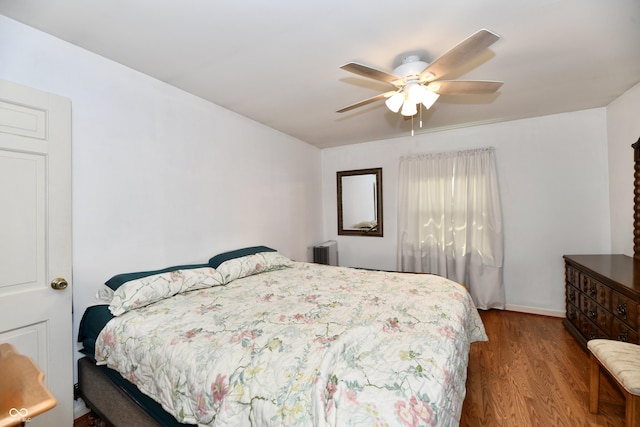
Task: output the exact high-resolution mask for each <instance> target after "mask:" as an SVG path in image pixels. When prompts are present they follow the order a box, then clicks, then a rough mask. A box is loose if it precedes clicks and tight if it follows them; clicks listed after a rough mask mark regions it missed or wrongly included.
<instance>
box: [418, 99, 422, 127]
mask: <svg viewBox="0 0 640 427" xmlns="http://www.w3.org/2000/svg"><path fill="white" fill-rule="evenodd" d="M418 108H420V129H422V104H420V105H419V106H418Z"/></svg>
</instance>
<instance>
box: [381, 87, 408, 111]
mask: <svg viewBox="0 0 640 427" xmlns="http://www.w3.org/2000/svg"><path fill="white" fill-rule="evenodd" d="M403 103H404V93H403V92H401V91H399V92H396V93H394V94H393V95H391V96H390V97H389V98H388V99H387V100H386V101H385V104H387V108H389V110H391V111H393V112H394V113H397V112H398V111H400V107H402V104H403Z"/></svg>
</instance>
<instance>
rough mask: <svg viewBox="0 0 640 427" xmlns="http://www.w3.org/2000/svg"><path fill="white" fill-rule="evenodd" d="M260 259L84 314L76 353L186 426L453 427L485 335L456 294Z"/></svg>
mask: <svg viewBox="0 0 640 427" xmlns="http://www.w3.org/2000/svg"><path fill="white" fill-rule="evenodd" d="M234 262H235V261H234ZM238 262H239V263H243V262H244V263H247V262H251V260H248V261H247V260H244V261H238ZM261 263H262V264H260V265H259V266H260V268H253V267H247V265H234V266H233V268H231V269H227V270H228V271H227V273H222V271H223V270H224V268H223V266H221V267H220V268H217V269H216V270H213V269H211V270H212V271H211V272H210V274H212V275H215V278H214V279H212V280H209V279H206V280H208V283H214V282H217V284H214V285H207V286H200V285H197V286H194V282H193V280H192V276H189V277H187V276H186V275H181V274H177V275H173V276H171V277H169V278H168V280H167V283H170V286H171V289H172V290H171V292H165V293H163V292H164V291H162V290H160V291H159V290H158V289H156V290H155V291H154V294H153V298H152V299H151V300H149V301H152V302H149V301H142V302H141V301H140V298H139V295H140V294H139V292H140V290H141V289H147V288H146V287H138V288H135V289H134V290H133V291H131V292H130V294H129V295H127V293H126V292H123V293H122V298H121V300H124V301H129V305H128V306H126V307H125V308H124V309H123V308H122V307H120V308H118V309H116V312H118V313H120V314H119V315H118V316H111V315H110V310H109V309H108V308H107V306H96V307H93V308H91V309H90V310H88V311H87V313H86V314H85V317H84V319H83V322H82V325H81V334H80V338H81V340H82V342H83V344H84V345H85V350H84V351H85V352H86V353H87V354H88V355H91V354H92V353H95V354H94V357H96V359H97V360H98V363H99V364H105V365H107V366H109V367H110V368H113V369H115V370H117V371H118V372H119V374H120V375H121V376H122V377H124V378H126V379H127V380H129V381H130V382H132V383H135V384H137V386H138V388H139V389H140V390H142V391H143V392H144V394H146V395H149V396H152V397H153V400H154V401H156V402H158V403H160V405H161V407H162V408H164V411H165V412H168V413H170V414H172V415H173V416H174V417H175V418H176V419H178V420H179V421H180V422H184V423H192V424H199V425H212V426H214V425H216V426H217V425H318V426H321V425H327V426H329V425H375V424H388V425H413V424H415V425H418V424H425V425H439V426H455V425H457V424H458V422H459V417H460V412H461V408H462V402H463V400H464V396H465V381H466V368H467V362H468V350H469V346H470V344H471V343H472V342H474V341H479V340H486V339H487V338H486V334H485V333H484V328H483V326H482V322H481V320H480V318H479V316H478V313H477V311H476V309H475V306H474V305H473V302H472V301H471V298H470V296H469V295H468V293H467V292H466V290H465V289H464V288H463V287H462V286H460V285H458V284H456V283H454V282H451V281H449V280H447V279H444V278H441V277H438V276H431V275H414V274H406V273H390V272H373V271H363V270H355V269H348V268H344V267H331V266H321V265H317V264H309V263H293V262H292V263H291V264H290V265H287V266H286V267H287V268H282V269H275V270H273V271H266V270H265V269H264V264H263V261H261ZM263 270H264V271H263ZM205 273H206V272H204V273H203V272H199V273H197V274H205ZM193 274H195V273H193ZM206 274H209V273H206ZM212 277H213V276H212ZM154 280H155V279H154ZM181 280H182V281H184V283H187V282H189V285H188V286H186V285H184V286H183V284H182V283H177V282H180V281H181ZM157 284H158V282H157V281H155V282H154V283H153V285H154V286H156V285H157ZM158 292H160V293H158ZM116 293H117V292H116ZM158 295H161V296H162V297H161V298H159V297H158ZM143 297H144V298H142V299H143V300H144V299H145V298H146V296H144V295H143ZM125 305H126V304H125ZM117 310H119V311H117ZM113 311H114V310H113V307H112V310H111V312H113ZM96 333H97V335H96Z"/></svg>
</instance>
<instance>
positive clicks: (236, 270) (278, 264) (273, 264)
mask: <svg viewBox="0 0 640 427" xmlns="http://www.w3.org/2000/svg"><path fill="white" fill-rule="evenodd" d="M292 266H293V261H291V260H290V259H289V258H287V257H285V256H284V255H281V254H279V253H278V252H259V253H257V254H253V255H247V256H243V257H240V258H234V259H230V260H228V261H225V262H223V263H222V264H220V265H219V266H218V268H217V269H216V271H217V272H218V273H219V274H220V275H221V276H222V278H223V281H224V283H225V284H227V283H229V282H231V281H233V280H236V279H241V278H243V277H247V276H251V275H253V274H258V273H264V272H266V271H274V270H281V269H283V268H288V267H292Z"/></svg>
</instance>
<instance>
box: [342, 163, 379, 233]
mask: <svg viewBox="0 0 640 427" xmlns="http://www.w3.org/2000/svg"><path fill="white" fill-rule="evenodd" d="M337 181H338V234H339V235H346V236H374V237H382V168H374V169H359V170H352V171H342V172H337Z"/></svg>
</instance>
